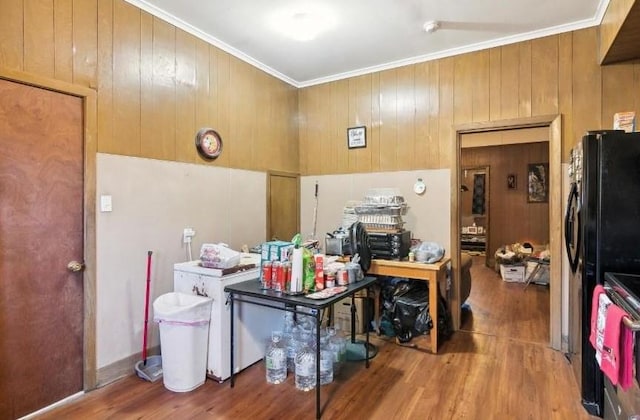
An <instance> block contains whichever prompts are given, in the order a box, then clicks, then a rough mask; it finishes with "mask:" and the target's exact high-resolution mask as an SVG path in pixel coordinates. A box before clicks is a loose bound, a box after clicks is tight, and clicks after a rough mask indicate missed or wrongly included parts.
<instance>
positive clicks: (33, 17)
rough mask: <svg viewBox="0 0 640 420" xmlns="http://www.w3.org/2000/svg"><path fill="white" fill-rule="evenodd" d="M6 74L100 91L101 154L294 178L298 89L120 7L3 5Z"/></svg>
mask: <svg viewBox="0 0 640 420" xmlns="http://www.w3.org/2000/svg"><path fill="white" fill-rule="evenodd" d="M0 66H2V67H6V68H8V69H11V70H18V71H24V72H28V73H33V74H37V75H39V76H45V77H49V78H54V79H60V80H64V81H66V82H72V83H75V84H78V85H82V86H88V87H91V88H94V89H96V90H97V92H98V151H99V152H105V153H113V154H121V155H128V156H139V157H147V158H154V159H163V160H173V161H180V162H191V163H203V164H205V163H206V164H212V165H219V166H224V167H233V168H239V169H250V170H279V171H285V172H298V132H297V122H296V118H297V112H298V103H297V101H298V94H297V89H296V88H294V87H292V86H290V85H288V84H286V83H284V82H282V81H280V80H278V79H276V78H274V77H272V76H269V75H267V74H265V73H264V72H262V71H260V70H258V69H256V68H255V67H253V66H251V65H249V64H247V63H245V62H243V61H240V60H238V59H236V58H235V57H233V56H231V55H229V54H227V53H226V52H223V51H221V50H219V49H218V48H216V47H213V46H211V45H210V44H207V43H206V42H204V41H202V40H200V39H198V38H196V37H194V36H192V35H190V34H188V33H186V32H184V31H182V30H180V29H177V28H175V27H174V26H172V25H170V24H168V23H166V22H164V21H162V20H160V19H158V18H155V17H153V16H152V15H150V14H148V13H146V12H144V11H141V10H140V9H138V8H136V7H134V6H132V5H130V4H129V3H126V2H124V1H123V0H0ZM205 126H207V127H213V128H214V129H216V130H217V131H218V132H219V133H220V134H221V136H222V139H223V144H224V148H223V153H222V155H221V156H220V157H219V158H218V159H217V160H215V161H213V162H212V163H208V162H205V161H204V160H202V159H201V158H200V157H199V155H198V154H197V152H196V150H195V147H194V136H195V133H196V132H197V131H198V129H199V128H201V127H205Z"/></svg>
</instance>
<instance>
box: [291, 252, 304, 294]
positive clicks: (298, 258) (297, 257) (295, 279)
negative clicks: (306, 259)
mask: <svg viewBox="0 0 640 420" xmlns="http://www.w3.org/2000/svg"><path fill="white" fill-rule="evenodd" d="M303 275H304V270H303V269H302V248H294V249H293V256H292V258H291V290H290V291H291V293H299V292H301V291H302V276H303Z"/></svg>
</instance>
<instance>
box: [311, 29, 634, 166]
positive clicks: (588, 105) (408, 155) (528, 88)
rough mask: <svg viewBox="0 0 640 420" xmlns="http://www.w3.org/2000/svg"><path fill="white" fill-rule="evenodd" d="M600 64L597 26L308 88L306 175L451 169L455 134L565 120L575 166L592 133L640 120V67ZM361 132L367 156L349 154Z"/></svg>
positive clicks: (565, 145)
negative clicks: (616, 117) (469, 128)
mask: <svg viewBox="0 0 640 420" xmlns="http://www.w3.org/2000/svg"><path fill="white" fill-rule="evenodd" d="M598 55H599V54H598V28H596V27H594V28H589V29H583V30H579V31H574V32H567V33H564V34H560V35H554V36H548V37H545V38H539V39H535V40H532V41H526V42H520V43H516V44H511V45H506V46H503V47H497V48H492V49H488V50H483V51H479V52H474V53H469V54H463V55H459V56H455V57H449V58H444V59H440V60H434V61H429V62H425V63H419V64H414V65H409V66H406V67H402V68H397V69H392V70H386V71H382V72H378V73H373V74H369V75H365V76H359V77H354V78H351V79H347V80H341V81H337V82H331V83H326V84H323V85H318V86H312V87H307V88H304V89H301V91H300V95H299V104H300V115H301V125H300V169H301V172H302V173H303V174H306V175H314V174H333V173H352V172H378V171H394V170H412V169H435V168H449V167H451V165H452V156H451V146H450V144H451V141H452V139H453V134H454V133H453V130H454V126H455V125H457V124H465V123H473V122H484V121H499V120H503V119H511V118H520V117H531V116H543V115H555V114H562V116H563V124H562V128H563V133H562V137H563V147H562V149H563V151H562V160H563V161H567V160H568V154H569V150H570V149H571V147H573V146H574V145H575V143H576V142H577V140H578V138H580V137H581V136H582V134H583V133H584V132H585V131H586V130H591V129H599V128H610V127H611V126H612V124H613V114H614V113H615V112H618V111H635V112H636V113H638V114H639V115H640V95H639V94H638V92H640V62H639V61H634V62H627V63H622V64H616V65H609V66H603V67H601V66H600V65H599V58H598ZM358 125H366V126H367V147H366V148H364V149H352V150H349V149H347V144H346V131H347V128H348V127H352V126H358Z"/></svg>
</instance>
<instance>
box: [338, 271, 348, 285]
mask: <svg viewBox="0 0 640 420" xmlns="http://www.w3.org/2000/svg"><path fill="white" fill-rule="evenodd" d="M336 283H338V286H346V285H347V284H349V272H348V271H347V270H338V274H337V275H336Z"/></svg>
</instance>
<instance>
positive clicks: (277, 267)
mask: <svg viewBox="0 0 640 420" xmlns="http://www.w3.org/2000/svg"><path fill="white" fill-rule="evenodd" d="M278 271H282V263H281V262H280V261H274V262H273V263H272V267H271V283H269V289H271V290H273V289H275V288H276V284H277V283H278Z"/></svg>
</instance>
